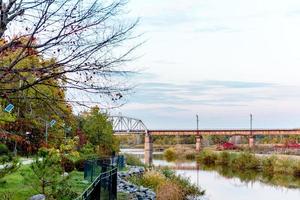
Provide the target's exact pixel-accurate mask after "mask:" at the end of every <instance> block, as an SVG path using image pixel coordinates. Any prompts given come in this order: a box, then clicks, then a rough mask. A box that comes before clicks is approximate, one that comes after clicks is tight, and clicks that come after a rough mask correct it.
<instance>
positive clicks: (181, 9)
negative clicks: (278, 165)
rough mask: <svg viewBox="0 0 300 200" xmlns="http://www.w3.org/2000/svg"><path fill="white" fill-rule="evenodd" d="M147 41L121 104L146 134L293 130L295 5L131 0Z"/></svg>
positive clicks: (298, 88)
mask: <svg viewBox="0 0 300 200" xmlns="http://www.w3.org/2000/svg"><path fill="white" fill-rule="evenodd" d="M128 8H129V9H130V10H131V12H130V16H132V17H140V18H141V20H140V25H139V27H138V28H137V32H138V33H144V35H143V39H145V40H146V43H145V44H144V45H143V46H142V47H141V48H139V49H138V50H137V52H136V54H137V55H140V56H141V57H140V58H139V59H137V60H135V61H133V63H131V65H134V66H136V67H137V68H138V69H141V72H140V74H138V75H137V76H135V77H134V79H133V82H134V83H136V84H137V85H138V86H137V88H136V90H135V93H134V94H133V95H131V96H130V98H129V100H128V103H127V104H126V105H125V106H123V107H122V108H121V109H118V110H115V111H114V112H116V113H118V112H122V114H123V115H126V116H131V117H135V118H139V119H142V120H143V121H144V122H145V124H146V125H147V127H148V128H149V129H156V128H160V129H171V128H174V129H184V128H188V129H192V128H195V126H196V122H195V115H196V114H198V115H199V118H200V128H248V127H249V113H253V115H254V127H255V128H296V127H300V76H299V75H300V1H299V0H226V1H225V0H188V1H182V0H181V1H180V0H130V2H129V4H128Z"/></svg>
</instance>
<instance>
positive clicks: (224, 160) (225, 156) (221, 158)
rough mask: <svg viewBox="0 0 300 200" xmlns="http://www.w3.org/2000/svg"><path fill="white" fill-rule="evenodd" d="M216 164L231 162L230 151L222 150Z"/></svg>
mask: <svg viewBox="0 0 300 200" xmlns="http://www.w3.org/2000/svg"><path fill="white" fill-rule="evenodd" d="M216 164H218V165H224V166H228V165H230V164H231V156H230V154H229V153H228V152H226V151H222V152H221V153H220V154H219V155H218V156H217V160H216Z"/></svg>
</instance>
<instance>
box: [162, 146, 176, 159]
mask: <svg viewBox="0 0 300 200" xmlns="http://www.w3.org/2000/svg"><path fill="white" fill-rule="evenodd" d="M164 157H165V158H166V160H167V161H169V162H170V161H174V160H175V159H176V151H175V149H174V148H168V149H166V150H165V151H164Z"/></svg>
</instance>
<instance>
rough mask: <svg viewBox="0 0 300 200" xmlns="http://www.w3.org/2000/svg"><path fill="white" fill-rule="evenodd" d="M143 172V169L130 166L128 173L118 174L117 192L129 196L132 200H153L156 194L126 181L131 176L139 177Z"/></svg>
mask: <svg viewBox="0 0 300 200" xmlns="http://www.w3.org/2000/svg"><path fill="white" fill-rule="evenodd" d="M144 172H145V169H144V168H143V167H137V166H130V167H129V170H128V171H124V172H122V171H121V172H118V186H117V189H118V192H123V193H128V194H130V198H131V199H132V200H144V199H145V200H155V199H156V194H155V192H154V191H153V190H151V189H149V188H145V187H142V186H137V185H135V184H132V183H130V182H128V181H126V178H128V177H130V176H133V175H141V174H143V173H144Z"/></svg>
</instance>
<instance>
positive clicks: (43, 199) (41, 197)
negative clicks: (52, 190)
mask: <svg viewBox="0 0 300 200" xmlns="http://www.w3.org/2000/svg"><path fill="white" fill-rule="evenodd" d="M29 200H46V196H45V195H43V194H37V195H34V196H32V197H30V199H29Z"/></svg>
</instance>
